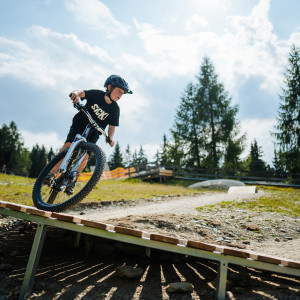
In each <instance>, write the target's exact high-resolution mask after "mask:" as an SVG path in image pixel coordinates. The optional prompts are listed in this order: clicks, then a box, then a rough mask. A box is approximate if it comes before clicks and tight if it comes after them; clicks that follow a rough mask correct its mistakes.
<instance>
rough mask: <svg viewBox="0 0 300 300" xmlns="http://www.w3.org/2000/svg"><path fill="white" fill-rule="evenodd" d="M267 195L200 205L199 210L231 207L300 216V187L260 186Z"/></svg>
mask: <svg viewBox="0 0 300 300" xmlns="http://www.w3.org/2000/svg"><path fill="white" fill-rule="evenodd" d="M259 189H260V190H265V191H266V192H267V193H266V195H264V196H262V197H260V198H258V199H252V200H244V201H240V202H237V201H224V202H220V203H218V204H215V205H207V206H205V207H198V208H197V209H198V210H199V211H203V210H207V209H208V210H209V209H212V208H218V207H219V208H224V207H229V206H230V207H231V208H232V209H247V210H250V211H261V212H263V211H266V212H277V213H281V214H285V215H290V216H296V217H300V189H292V188H276V187H259Z"/></svg>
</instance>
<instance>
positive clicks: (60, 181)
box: [32, 143, 105, 212]
mask: <svg viewBox="0 0 300 300" xmlns="http://www.w3.org/2000/svg"><path fill="white" fill-rule="evenodd" d="M67 151H68V149H65V150H64V151H62V152H61V153H59V154H58V155H57V156H55V157H54V158H53V159H52V160H51V161H50V162H49V163H48V164H47V165H46V167H45V168H44V169H43V170H42V172H41V173H40V175H39V176H38V178H37V180H36V182H35V184H34V187H33V192H32V198H33V202H34V205H35V206H36V207H37V208H39V209H42V210H46V211H53V212H61V211H64V210H67V209H69V208H70V207H71V206H73V205H75V204H76V203H78V202H80V201H82V200H83V199H84V198H85V197H86V196H87V195H88V194H89V193H90V192H91V191H92V189H93V188H94V187H95V185H96V184H97V183H98V181H99V180H100V178H101V175H102V173H103V170H104V165H105V154H104V152H103V151H102V150H101V149H100V148H99V147H98V146H97V145H95V144H92V143H80V144H79V145H78V146H77V147H76V148H75V150H74V152H73V154H72V156H71V158H70V160H69V162H68V165H67V171H66V172H64V173H60V172H59V171H58V172H57V173H56V174H54V176H53V178H52V180H51V182H48V183H47V184H46V183H45V179H46V177H47V175H48V174H49V173H50V171H51V170H52V169H53V167H54V166H56V165H57V164H58V163H59V162H61V161H62V160H63V159H64V158H65V156H66V154H67ZM82 160H85V161H86V166H85V169H84V170H83V172H82V173H81V174H80V175H79V177H78V172H77V167H78V165H79V164H80V162H81V161H82ZM76 166H77V167H76Z"/></svg>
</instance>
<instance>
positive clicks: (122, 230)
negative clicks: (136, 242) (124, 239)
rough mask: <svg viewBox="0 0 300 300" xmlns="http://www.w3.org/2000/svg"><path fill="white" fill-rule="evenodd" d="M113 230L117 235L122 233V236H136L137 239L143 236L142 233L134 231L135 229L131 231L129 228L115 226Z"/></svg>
mask: <svg viewBox="0 0 300 300" xmlns="http://www.w3.org/2000/svg"><path fill="white" fill-rule="evenodd" d="M114 230H115V232H117V233H122V234H127V235H132V236H137V237H142V236H143V231H140V230H135V229H131V228H126V227H121V226H115V229H114Z"/></svg>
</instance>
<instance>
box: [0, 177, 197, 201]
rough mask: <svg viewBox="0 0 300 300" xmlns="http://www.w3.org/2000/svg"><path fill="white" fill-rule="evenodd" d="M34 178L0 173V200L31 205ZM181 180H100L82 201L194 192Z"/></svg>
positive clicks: (128, 198) (127, 198) (129, 198)
mask: <svg viewBox="0 0 300 300" xmlns="http://www.w3.org/2000/svg"><path fill="white" fill-rule="evenodd" d="M34 182H35V179H31V178H26V177H19V176H13V175H5V174H0V200H3V201H9V202H14V203H19V204H24V205H29V206H32V205H33V203H32V198H31V193H32V188H33V185H34ZM197 192H199V191H196V190H194V189H188V188H186V187H185V186H183V183H182V182H179V183H178V182H176V181H172V182H169V183H168V184H159V183H145V182H140V181H139V180H101V181H99V183H98V184H97V186H96V187H95V188H94V190H93V191H92V192H91V193H90V194H89V196H88V197H87V198H86V199H85V200H84V201H83V202H93V201H95V202H97V201H106V200H107V201H115V200H121V199H125V200H135V199H140V198H152V197H156V196H162V195H182V194H194V193H197Z"/></svg>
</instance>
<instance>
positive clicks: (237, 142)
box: [169, 57, 245, 169]
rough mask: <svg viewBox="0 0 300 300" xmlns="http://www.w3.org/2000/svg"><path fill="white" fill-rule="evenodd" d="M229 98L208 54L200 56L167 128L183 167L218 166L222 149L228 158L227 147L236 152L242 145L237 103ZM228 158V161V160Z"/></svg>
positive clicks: (239, 151) (174, 150)
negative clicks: (195, 73) (193, 80)
mask: <svg viewBox="0 0 300 300" xmlns="http://www.w3.org/2000/svg"><path fill="white" fill-rule="evenodd" d="M230 102H231V98H230V97H229V96H228V93H227V92H226V91H225V88H224V86H223V84H221V83H219V82H218V76H217V75H216V73H215V69H214V66H213V64H212V63H211V62H210V60H209V58H208V57H205V58H204V59H203V62H202V65H201V68H200V73H199V75H198V76H197V84H196V85H194V84H192V83H189V84H188V85H187V88H186V90H185V91H184V94H183V96H182V97H181V102H180V105H179V108H178V109H177V111H176V116H175V124H174V126H173V128H172V130H171V134H172V138H173V141H171V142H170V143H169V144H170V145H171V146H172V144H173V146H175V145H176V146H175V147H176V148H177V149H174V148H173V149H172V150H173V154H174V152H175V153H176V155H177V157H176V159H174V157H172V159H173V161H174V160H175V161H176V160H177V163H178V160H180V162H181V163H180V165H181V166H182V164H183V165H185V166H186V167H197V168H203V167H206V168H212V169H218V168H219V167H220V162H221V160H222V159H223V160H224V156H225V153H227V157H226V158H227V160H228V159H230V160H229V161H230V162H234V161H239V158H235V159H233V158H230V156H229V155H228V154H229V150H228V148H229V147H230V149H235V153H236V155H240V154H241V151H243V149H244V140H245V137H244V136H241V137H239V136H238V135H239V130H237V129H238V128H239V124H238V121H237V119H236V115H237V112H238V108H237V106H231V105H230ZM229 161H228V162H229Z"/></svg>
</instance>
